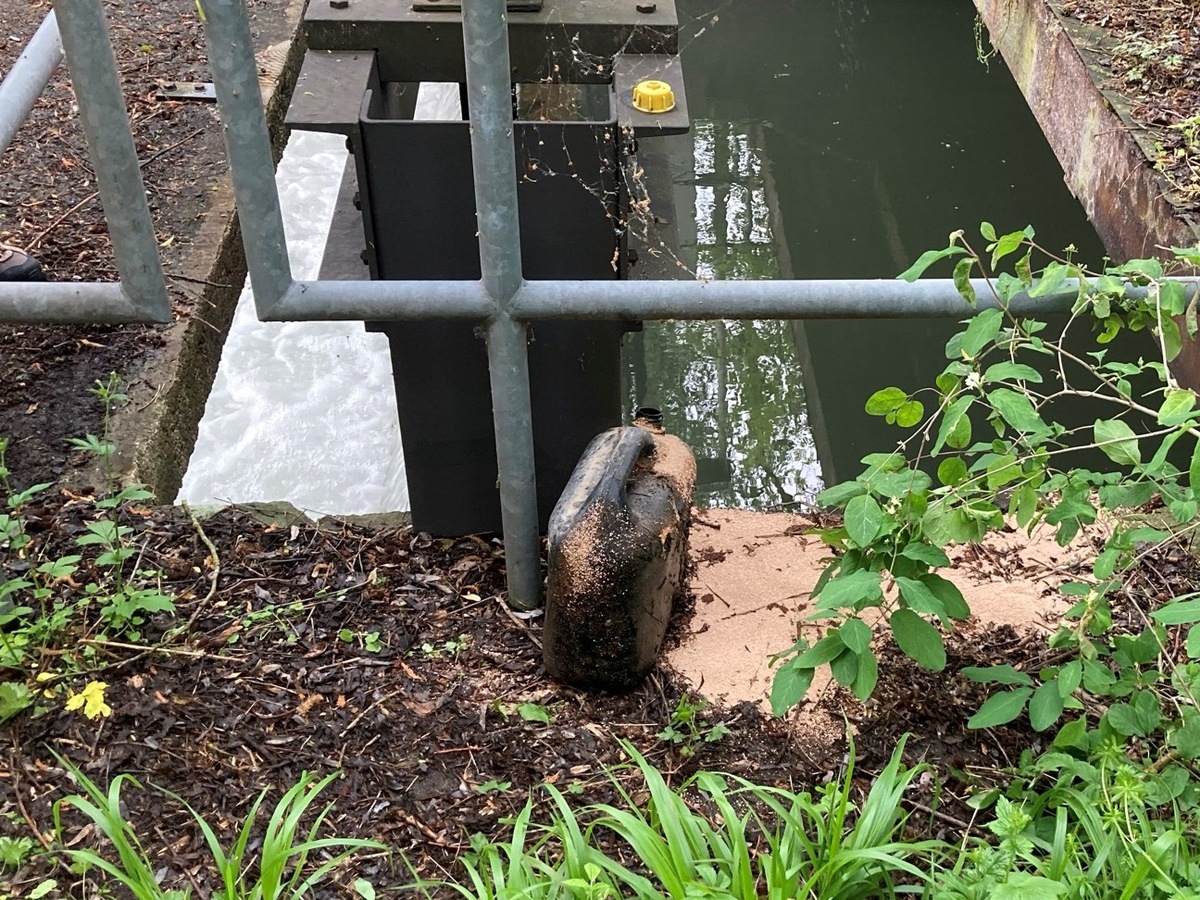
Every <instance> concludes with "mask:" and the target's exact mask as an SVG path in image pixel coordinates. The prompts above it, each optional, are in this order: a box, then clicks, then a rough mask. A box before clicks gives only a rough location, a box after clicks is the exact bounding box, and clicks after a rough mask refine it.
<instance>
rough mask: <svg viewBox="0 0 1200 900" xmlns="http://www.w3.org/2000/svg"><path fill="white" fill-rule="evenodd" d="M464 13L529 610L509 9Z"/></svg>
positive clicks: (512, 539)
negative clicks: (514, 310)
mask: <svg viewBox="0 0 1200 900" xmlns="http://www.w3.org/2000/svg"><path fill="white" fill-rule="evenodd" d="M462 9H463V47H464V49H465V53H466V69H467V72H466V75H467V103H468V107H469V110H470V118H471V159H472V165H473V168H474V174H475V210H476V215H477V218H478V223H479V262H480V268H481V270H482V276H483V286H484V289H485V290H486V291H487V293H488V294H489V295H490V296H491V298H492V300H493V301H494V302H495V304H496V312H495V314H494V315H493V316H492V318H491V319H490V320H489V322H488V328H487V345H488V367H489V369H490V371H491V382H492V416H493V419H494V423H495V431H496V462H497V464H498V467H499V474H500V515H501V521H502V523H503V526H504V558H505V563H506V565H507V567H508V602H509V604H510V605H511V606H515V607H517V608H519V609H531V608H533V607H535V606H537V605H538V603H539V600H540V595H541V581H542V578H541V552H540V549H541V546H540V537H539V532H538V515H537V487H536V481H535V471H534V464H533V413H532V409H531V404H530V400H529V355H528V347H527V326H526V324H525V323H524V322H522V321H518V320H517V319H515V318H514V317H513V314H512V307H513V298H514V297H515V295H516V292H517V290H518V288H520V286H521V283H522V281H523V279H522V277H521V231H520V223H519V221H518V216H517V172H516V150H515V147H514V144H513V114H512V99H511V93H510V92H511V90H512V81H511V75H510V71H511V70H510V68H509V55H508V21H507V11H506V8H505V0H464V2H463V4H462Z"/></svg>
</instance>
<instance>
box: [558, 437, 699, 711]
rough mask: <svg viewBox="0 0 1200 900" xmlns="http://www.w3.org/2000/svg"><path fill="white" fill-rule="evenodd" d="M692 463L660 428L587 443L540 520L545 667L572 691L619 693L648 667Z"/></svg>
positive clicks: (676, 578) (678, 548) (670, 586)
mask: <svg viewBox="0 0 1200 900" xmlns="http://www.w3.org/2000/svg"><path fill="white" fill-rule="evenodd" d="M695 483H696V462H695V459H694V458H693V456H692V453H691V451H690V450H689V449H688V447H687V445H686V444H684V443H683V441H681V440H680V439H679V438H677V437H674V436H672V435H668V434H663V433H662V432H661V429H651V428H646V427H641V426H638V425H634V426H630V427H627V428H614V429H612V430H610V431H606V432H604V433H603V434H601V435H599V436H598V437H597V438H595V440H593V441H592V443H591V444H590V445H589V446H588V448H587V450H586V451H585V452H584V455H583V458H582V459H581V460H580V463H579V465H578V467H576V469H575V472H574V474H573V475H572V476H571V480H570V482H568V484H567V487H566V489H565V490H564V491H563V495H562V498H561V499H560V500H559V502H558V504H557V505H556V506H555V508H554V513H553V514H552V515H551V517H550V527H549V537H548V551H547V559H548V567H549V578H548V581H547V589H546V628H545V636H544V640H545V655H544V660H545V665H546V670H547V671H548V672H549V673H550V674H551V675H553V676H554V677H556V678H559V679H561V680H563V681H565V682H567V683H569V684H572V685H575V686H577V687H588V688H608V689H617V690H620V689H627V688H630V687H632V686H634V685H636V684H637V683H638V682H639V681H640V680H641V679H642V678H643V677H645V675H646V674H647V673H648V672H649V671H650V670H651V669H652V668H653V667H654V664H655V662H656V660H657V657H658V650H659V647H660V646H661V645H662V641H663V637H664V635H665V634H666V631H667V624H668V622H669V620H670V617H671V609H672V605H673V603H674V600H675V597H676V595H677V594H678V593H679V592H680V591H681V590H683V589H684V588H685V587H686V585H685V581H684V569H685V566H686V562H687V534H688V525H689V512H690V508H691V501H692V494H693V492H694V490H695Z"/></svg>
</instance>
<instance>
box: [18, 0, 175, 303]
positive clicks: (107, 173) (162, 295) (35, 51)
mask: <svg viewBox="0 0 1200 900" xmlns="http://www.w3.org/2000/svg"><path fill="white" fill-rule="evenodd" d="M64 50H65V51H66V57H67V64H68V66H69V67H70V69H71V75H72V78H71V83H72V86H73V87H74V89H75V97H76V99H77V100H78V102H79V119H80V124H81V125H82V126H83V133H84V136H85V137H86V138H87V143H88V151H89V156H90V158H91V161H92V167H93V169H94V170H95V172H96V187H97V189H98V190H99V192H100V202H101V203H102V204H103V206H104V214H105V216H106V218H107V219H108V223H109V236H110V238H111V239H112V245H113V254H114V255H115V257H116V262H117V271H118V272H119V273H120V275H121V280H120V281H119V282H117V283H104V284H100V283H97V284H78V283H75V282H53V281H51V282H46V283H38V284H28V283H0V322H169V321H171V303H170V300H169V299H168V297H167V287H166V282H165V281H164V280H163V271H162V265H161V263H160V262H159V258H158V240H157V238H156V237H155V235H154V222H153V220H152V219H151V217H150V207H149V206H148V205H147V203H146V188H145V185H144V184H143V183H142V170H141V165H140V163H139V162H138V157H137V150H136V149H135V147H134V144H133V134H132V133H131V131H130V126H129V116H128V113H127V112H126V110H125V97H124V96H123V94H122V93H121V82H120V78H119V76H118V74H117V62H116V59H115V57H114V56H113V49H112V43H111V41H110V40H109V33H108V21H107V19H106V18H105V16H104V10H103V9H102V8H101V6H100V3H99V0H56V3H55V10H54V11H52V12H51V13H50V14H49V15H47V16H46V19H45V20H44V21H43V22H42V25H41V27H39V28H38V30H37V32H36V33H35V34H34V36H33V38H32V39H31V40H30V42H29V44H28V46H27V47H26V48H25V52H24V53H22V54H21V56H20V57H19V58H18V60H17V62H16V63H15V64H14V65H13V68H12V70H11V71H10V72H9V73H8V75H7V76H6V77H5V79H4V81H3V83H0V111H2V112H0V152H3V150H4V149H6V148H7V146H8V144H9V142H10V141H11V140H12V137H13V135H14V134H15V133H16V131H17V128H18V127H19V126H20V125H21V123H23V122H24V121H25V119H26V118H28V116H29V112H30V110H31V109H33V105H34V103H35V102H36V101H37V98H38V97H39V96H40V95H41V93H42V91H43V90H45V87H46V84H47V83H48V82H49V80H50V76H51V75H52V74H53V72H54V70H55V69H56V68H57V67H58V64H59V62H60V61H61V60H62V56H63V51H64Z"/></svg>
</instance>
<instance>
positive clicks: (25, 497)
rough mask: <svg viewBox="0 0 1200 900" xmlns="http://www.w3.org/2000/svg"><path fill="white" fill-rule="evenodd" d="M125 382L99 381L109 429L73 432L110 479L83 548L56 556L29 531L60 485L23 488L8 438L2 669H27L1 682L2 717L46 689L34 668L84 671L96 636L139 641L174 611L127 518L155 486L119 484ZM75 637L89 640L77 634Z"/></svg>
mask: <svg viewBox="0 0 1200 900" xmlns="http://www.w3.org/2000/svg"><path fill="white" fill-rule="evenodd" d="M117 387H118V381H117V378H116V376H115V375H110V376H109V378H108V379H107V380H105V381H97V382H96V386H95V387H94V388H93V389H92V393H93V394H95V395H96V397H97V398H98V399H99V400H100V402H101V404H102V405H103V409H104V428H103V433H102V436H100V437H97V436H96V435H91V434H89V435H87V436H86V437H83V438H76V439H73V440H72V444H73V445H74V446H75V447H77V448H78V449H80V450H84V451H86V452H89V453H93V454H95V455H96V456H97V458H99V459H100V461H101V463H102V467H103V471H104V481H105V492H104V494H103V495H102V496H100V497H99V498H96V499H93V500H92V501H91V507H90V508H89V509H88V510H87V512H86V516H87V519H88V520H87V521H85V522H84V525H83V531H82V532H81V533H79V534H78V535H76V536H75V538H74V544H75V547H76V548H77V549H78V550H79V552H78V553H66V554H62V553H59V554H50V553H49V552H48V551H47V550H46V547H45V546H44V542H45V539H44V538H42V537H40V536H39V539H38V540H37V541H35V540H34V539H33V537H32V536H31V535H30V533H29V530H28V528H27V527H26V510H27V508H28V506H29V504H30V503H31V502H32V501H33V500H34V499H35V498H36V497H38V496H39V495H40V494H42V493H43V492H45V491H46V490H48V489H49V488H50V487H51V486H52V485H51V484H49V483H44V484H35V485H33V486H31V487H29V488H26V489H25V490H21V491H18V490H16V489H15V487H14V485H13V482H12V473H11V472H10V470H9V469H8V466H7V464H6V461H5V455H6V452H7V450H8V441H7V440H6V439H0V492H2V494H3V496H4V509H3V511H2V512H0V571H3V572H4V573H5V574H3V575H0V669H3V670H9V671H14V672H19V673H24V675H25V679H23V680H17V681H7V682H0V722H2V721H5V720H7V719H10V718H12V717H13V716H15V715H18V714H19V713H21V712H22V711H24V710H26V709H29V708H31V707H33V706H34V705H35V703H36V702H37V699H38V697H39V696H41V695H42V692H41V689H35V685H34V683H33V682H32V681H31V680H30V679H32V676H33V675H34V674H35V673H36V674H38V675H39V677H40V678H41V679H45V678H47V677H51V678H56V677H61V676H71V675H74V674H78V673H80V672H83V671H86V670H87V668H88V666H89V665H90V663H91V660H92V658H93V657H94V656H95V652H96V651H95V645H96V644H97V643H102V642H103V641H105V640H108V639H120V640H133V641H140V640H142V637H143V630H144V627H145V625H146V623H147V621H148V620H149V619H150V617H151V616H154V615H156V614H158V613H170V612H173V611H174V609H175V602H174V599H173V598H172V597H171V596H170V595H169V594H168V593H167V592H166V591H164V590H163V588H162V576H161V573H159V572H158V571H156V570H153V569H149V568H145V567H142V566H141V565H140V561H141V554H142V552H143V551H142V548H140V547H139V546H138V545H137V543H136V541H135V540H134V537H133V535H134V529H133V527H132V526H130V525H127V524H123V523H122V521H121V519H122V516H123V515H125V514H126V512H125V508H126V506H127V505H128V504H131V503H136V502H139V501H144V500H148V499H151V494H150V493H149V492H148V491H146V490H145V489H144V488H143V487H142V486H141V485H136V484H135V485H127V486H125V487H122V488H120V489H119V490H118V489H117V487H116V483H115V478H114V474H113V462H112V457H113V453H114V452H115V447H114V445H113V443H112V441H111V440H110V438H109V429H110V424H111V416H112V411H113V407H114V406H115V405H116V404H118V403H121V402H124V401H125V400H127V399H128V398H127V397H126V396H125V395H124V394H122V393H121V392H120V391H119V390H118V389H117ZM97 626H98V627H97ZM80 632H84V633H83V634H82V635H80ZM71 635H75V636H77V637H78V636H84V637H87V638H89V640H88V641H87V642H79V641H73V640H69V637H70V636H71ZM50 693H51V695H53V691H51V692H50Z"/></svg>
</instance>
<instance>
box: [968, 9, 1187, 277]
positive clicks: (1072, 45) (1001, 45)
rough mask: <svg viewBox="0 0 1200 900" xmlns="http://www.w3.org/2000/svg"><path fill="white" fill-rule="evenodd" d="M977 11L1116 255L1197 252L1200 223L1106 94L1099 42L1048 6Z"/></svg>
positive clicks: (1135, 128) (1116, 100)
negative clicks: (1175, 199) (1089, 53)
mask: <svg viewBox="0 0 1200 900" xmlns="http://www.w3.org/2000/svg"><path fill="white" fill-rule="evenodd" d="M974 2H975V6H976V8H977V9H978V10H979V14H980V16H981V17H982V18H983V22H984V24H985V25H986V26H987V28H988V32H989V34H990V36H991V41H992V44H993V45H994V46H995V47H996V49H997V50H999V51H1000V53H1001V55H1002V56H1003V57H1004V61H1005V62H1006V63H1007V64H1008V67H1009V69H1010V70H1011V71H1012V74H1013V77H1014V78H1015V79H1016V81H1017V84H1018V85H1019V86H1020V88H1021V91H1022V93H1023V94H1024V95H1025V99H1026V101H1027V102H1028V103H1029V108H1030V109H1031V110H1032V111H1033V114H1034V116H1035V117H1036V118H1037V121H1038V124H1039V125H1041V128H1042V131H1043V132H1044V133H1045V135H1046V138H1047V140H1048V141H1049V142H1050V146H1051V147H1052V148H1053V150H1054V153H1055V155H1057V156H1058V160H1059V163H1060V164H1061V165H1062V168H1063V172H1064V175H1065V180H1066V183H1067V186H1068V187H1069V188H1070V190H1071V192H1072V193H1073V194H1074V195H1075V196H1076V197H1078V198H1079V200H1080V202H1081V203H1083V206H1084V209H1085V210H1086V211H1087V215H1088V218H1089V219H1091V221H1092V224H1093V225H1094V226H1095V228H1096V233H1097V234H1098V235H1099V236H1100V239H1101V240H1102V241H1103V242H1104V246H1105V248H1107V250H1108V252H1109V254H1110V255H1111V256H1112V257H1113V258H1114V259H1117V260H1121V261H1123V260H1126V259H1131V258H1136V257H1147V256H1156V255H1161V251H1159V250H1158V249H1157V248H1159V247H1168V246H1188V245H1191V244H1195V243H1196V242H1197V239H1200V228H1198V227H1197V222H1196V221H1195V219H1194V218H1192V217H1191V216H1189V215H1185V214H1183V213H1181V212H1180V211H1179V210H1178V209H1176V207H1175V206H1173V205H1172V204H1171V203H1170V202H1169V200H1168V199H1167V196H1168V188H1169V186H1168V185H1167V183H1166V182H1165V180H1164V179H1163V178H1162V177H1161V176H1160V175H1159V174H1158V173H1157V172H1156V171H1154V168H1153V167H1152V165H1151V163H1150V161H1149V159H1148V157H1147V155H1146V152H1145V151H1144V149H1143V148H1142V146H1141V145H1140V144H1139V143H1138V140H1137V139H1136V137H1135V135H1136V134H1137V133H1138V132H1139V128H1138V126H1137V124H1136V123H1134V122H1133V120H1132V119H1131V118H1130V117H1129V115H1128V114H1127V113H1126V112H1125V111H1124V109H1123V107H1124V106H1125V104H1124V102H1123V101H1122V99H1121V98H1120V97H1119V96H1118V95H1115V94H1112V93H1110V92H1106V91H1104V90H1102V88H1101V87H1100V84H1101V82H1102V79H1103V74H1102V73H1101V72H1099V70H1098V69H1097V67H1096V66H1095V65H1089V63H1088V61H1087V60H1086V59H1085V58H1084V55H1083V53H1082V52H1081V51H1080V49H1079V46H1081V45H1087V44H1088V43H1091V42H1093V41H1092V38H1093V36H1092V35H1090V34H1085V32H1088V31H1090V30H1089V29H1085V28H1084V26H1081V25H1077V24H1076V23H1072V22H1070V21H1069V20H1066V19H1064V18H1063V17H1061V16H1060V15H1059V14H1058V13H1057V12H1056V11H1055V10H1054V9H1053V8H1052V7H1051V5H1050V3H1049V2H1047V0H974ZM1030 200H1031V202H1030V206H1031V215H1033V214H1034V212H1032V210H1033V209H1034V206H1035V202H1036V198H1030Z"/></svg>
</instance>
